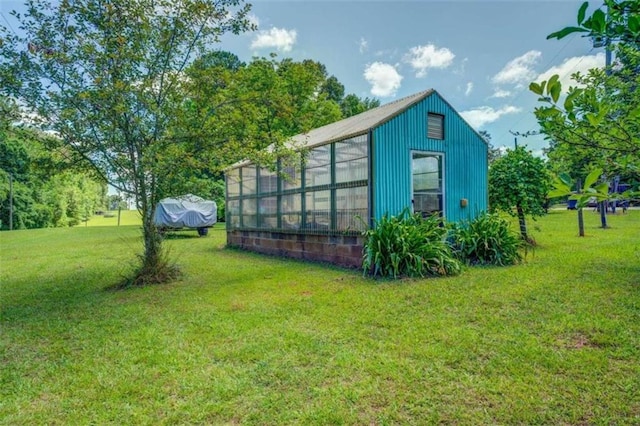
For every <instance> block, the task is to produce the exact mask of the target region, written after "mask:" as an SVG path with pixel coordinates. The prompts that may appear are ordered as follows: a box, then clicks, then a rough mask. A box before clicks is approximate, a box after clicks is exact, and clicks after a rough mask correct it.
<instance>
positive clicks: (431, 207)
mask: <svg viewBox="0 0 640 426" xmlns="http://www.w3.org/2000/svg"><path fill="white" fill-rule="evenodd" d="M411 169H412V170H411V174H412V176H413V179H412V183H413V196H412V200H413V211H414V212H415V213H421V214H422V215H423V216H427V215H430V214H434V213H439V214H441V213H442V206H443V203H442V156H441V155H436V154H429V153H426V152H413V153H412V165H411Z"/></svg>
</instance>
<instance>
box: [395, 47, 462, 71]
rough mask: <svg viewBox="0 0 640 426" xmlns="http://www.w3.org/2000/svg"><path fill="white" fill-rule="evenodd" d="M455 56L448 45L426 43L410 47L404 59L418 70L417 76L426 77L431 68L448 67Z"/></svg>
mask: <svg viewBox="0 0 640 426" xmlns="http://www.w3.org/2000/svg"><path fill="white" fill-rule="evenodd" d="M455 57H456V55H454V54H453V52H451V50H449V49H447V48H446V47H441V48H438V47H436V45H434V44H425V45H424V46H416V47H412V48H411V49H409V53H408V54H406V55H405V57H404V61H405V62H406V63H408V64H410V65H411V67H412V68H413V69H414V70H415V71H416V77H424V76H426V75H427V70H428V69H429V68H447V67H448V66H450V65H451V64H452V63H453V58H455Z"/></svg>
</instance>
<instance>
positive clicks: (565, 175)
mask: <svg viewBox="0 0 640 426" xmlns="http://www.w3.org/2000/svg"><path fill="white" fill-rule="evenodd" d="M558 178H559V179H560V181H561V182H562V183H564V184H565V185H567V186H568V187H571V186H572V185H573V179H571V176H569V174H568V173H564V172H563V173H560V174H559V175H558Z"/></svg>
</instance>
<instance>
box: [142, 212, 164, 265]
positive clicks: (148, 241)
mask: <svg viewBox="0 0 640 426" xmlns="http://www.w3.org/2000/svg"><path fill="white" fill-rule="evenodd" d="M154 213H155V208H149V207H147V209H146V211H143V212H142V235H143V238H144V257H143V259H142V269H143V270H148V271H153V270H156V269H157V268H158V266H159V265H160V263H161V259H162V237H161V236H160V233H159V232H158V229H157V228H156V225H155V222H154V220H153V219H154V218H153V216H154Z"/></svg>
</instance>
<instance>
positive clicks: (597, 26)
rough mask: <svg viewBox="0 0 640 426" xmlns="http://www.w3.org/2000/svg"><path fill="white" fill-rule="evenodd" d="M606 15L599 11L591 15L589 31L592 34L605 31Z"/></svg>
mask: <svg viewBox="0 0 640 426" xmlns="http://www.w3.org/2000/svg"><path fill="white" fill-rule="evenodd" d="M606 21H607V15H606V14H605V13H604V12H603V11H602V10H600V9H598V10H596V11H595V12H593V15H591V30H592V32H594V33H598V34H599V33H603V32H604V31H605V29H606V26H607V24H606Z"/></svg>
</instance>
